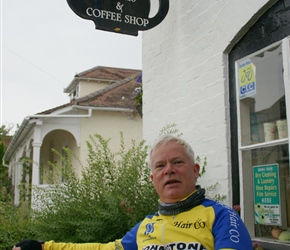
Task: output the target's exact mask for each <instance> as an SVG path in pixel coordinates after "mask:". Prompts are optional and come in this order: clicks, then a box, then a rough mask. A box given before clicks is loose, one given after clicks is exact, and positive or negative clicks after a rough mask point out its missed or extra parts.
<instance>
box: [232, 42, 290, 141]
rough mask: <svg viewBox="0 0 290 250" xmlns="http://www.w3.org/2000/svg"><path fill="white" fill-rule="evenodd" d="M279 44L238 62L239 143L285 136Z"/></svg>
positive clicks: (286, 132) (283, 91)
mask: <svg viewBox="0 0 290 250" xmlns="http://www.w3.org/2000/svg"><path fill="white" fill-rule="evenodd" d="M281 47H282V46H281V45H278V46H277V45H276V46H275V47H272V48H269V49H267V50H265V51H263V52H261V53H259V54H256V55H253V56H250V57H248V58H245V59H243V60H241V61H239V62H238V63H237V70H238V83H239V89H240V94H239V100H240V121H241V145H242V146H247V145H251V144H256V143H262V142H267V141H272V140H276V139H283V138H287V137H288V131H287V120H286V104H285V89H284V81H283V61H282V48H281Z"/></svg>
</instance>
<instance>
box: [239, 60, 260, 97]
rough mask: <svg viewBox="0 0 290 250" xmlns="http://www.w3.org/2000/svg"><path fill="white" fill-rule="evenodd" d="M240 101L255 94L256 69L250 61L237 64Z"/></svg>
mask: <svg viewBox="0 0 290 250" xmlns="http://www.w3.org/2000/svg"><path fill="white" fill-rule="evenodd" d="M239 87H240V99H244V98H246V97H249V96H253V95H255V94H256V67H255V65H254V64H253V63H252V62H251V60H250V59H247V60H245V61H242V62H240V63H239Z"/></svg>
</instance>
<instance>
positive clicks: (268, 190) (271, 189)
mask: <svg viewBox="0 0 290 250" xmlns="http://www.w3.org/2000/svg"><path fill="white" fill-rule="evenodd" d="M253 177H254V178H253V179H254V203H255V204H254V205H255V209H254V210H255V224H263V225H275V226H280V225H281V204H280V192H279V190H280V188H279V165H278V164H272V165H263V166H254V167H253Z"/></svg>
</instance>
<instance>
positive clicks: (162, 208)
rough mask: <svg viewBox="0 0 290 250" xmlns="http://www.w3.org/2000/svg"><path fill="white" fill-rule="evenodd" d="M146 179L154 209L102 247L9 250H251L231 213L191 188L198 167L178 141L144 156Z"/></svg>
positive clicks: (35, 245) (51, 245)
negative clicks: (147, 162)
mask: <svg viewBox="0 0 290 250" xmlns="http://www.w3.org/2000/svg"><path fill="white" fill-rule="evenodd" d="M150 168H151V180H152V182H153V184H154V187H155V189H156V191H157V193H158V195H159V196H160V200H159V201H158V202H159V209H158V212H156V213H155V214H154V215H147V216H146V217H145V218H144V219H143V221H141V222H140V223H138V224H137V225H136V226H134V227H133V228H132V229H131V230H130V231H129V232H127V233H126V234H125V235H124V237H123V238H122V239H119V240H116V241H114V242H110V243H107V244H99V243H84V244H73V243H55V242H54V241H48V242H45V243H43V242H38V241H34V240H27V241H23V242H20V243H18V244H17V245H16V246H15V247H14V248H13V250H20V248H21V250H30V249H31V250H34V249H35V250H41V249H44V250H71V249H72V250H113V249H116V250H117V249H125V250H137V249H142V250H161V249H162V250H165V249H166V250H167V249H168V250H169V249H170V250H179V249H180V250H181V249H192V250H205V249H207V250H251V249H252V243H251V238H250V236H249V233H248V231H247V229H246V227H245V225H244V223H243V221H242V220H241V218H240V217H239V215H238V214H237V213H236V212H235V211H233V210H232V209H231V208H229V207H227V206H226V205H223V204H221V203H218V202H215V201H213V200H209V199H206V198H205V196H204V194H205V190H204V189H202V188H201V187H200V186H197V185H196V180H197V178H198V174H199V168H200V167H199V165H198V164H196V163H195V161H194V152H193V150H192V148H191V146H190V145H189V144H188V143H187V142H185V141H184V140H182V139H180V138H178V137H174V136H171V135H166V136H163V137H161V138H159V139H158V140H157V141H156V143H155V145H154V146H153V147H152V150H151V152H150Z"/></svg>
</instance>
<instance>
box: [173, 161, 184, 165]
mask: <svg viewBox="0 0 290 250" xmlns="http://www.w3.org/2000/svg"><path fill="white" fill-rule="evenodd" d="M182 163H183V161H181V160H177V161H174V164H175V165H179V164H182Z"/></svg>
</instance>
